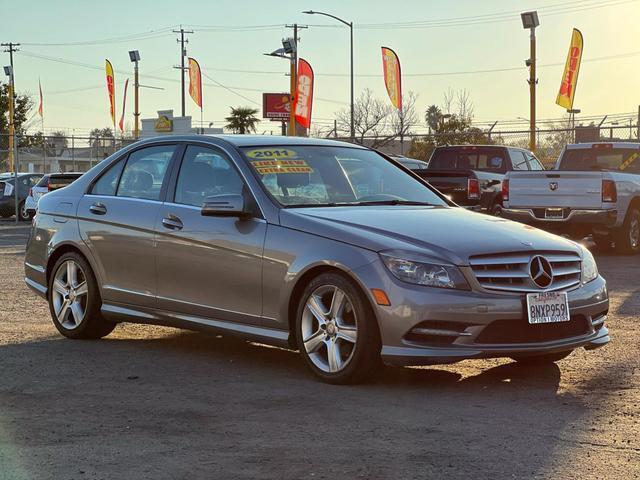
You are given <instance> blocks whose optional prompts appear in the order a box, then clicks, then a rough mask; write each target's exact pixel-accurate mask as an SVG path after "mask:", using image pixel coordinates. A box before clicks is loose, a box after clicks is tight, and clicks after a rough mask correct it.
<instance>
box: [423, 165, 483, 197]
mask: <svg viewBox="0 0 640 480" xmlns="http://www.w3.org/2000/svg"><path fill="white" fill-rule="evenodd" d="M417 173H418V175H420V176H421V177H422V178H424V179H425V180H426V181H427V182H429V185H431V186H432V187H434V188H436V189H437V190H438V191H439V192H440V193H442V194H443V195H448V196H449V198H451V200H453V201H454V202H456V203H458V204H464V203H466V202H467V201H468V199H467V181H468V180H469V178H475V175H474V173H473V172H472V171H470V170H429V169H426V170H421V171H419V172H417Z"/></svg>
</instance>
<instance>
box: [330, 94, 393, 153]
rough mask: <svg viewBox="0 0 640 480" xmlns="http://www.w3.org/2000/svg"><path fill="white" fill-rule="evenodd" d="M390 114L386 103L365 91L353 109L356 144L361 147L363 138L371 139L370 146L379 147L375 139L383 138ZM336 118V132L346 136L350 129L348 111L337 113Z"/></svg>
mask: <svg viewBox="0 0 640 480" xmlns="http://www.w3.org/2000/svg"><path fill="white" fill-rule="evenodd" d="M390 113H391V109H390V107H389V106H388V105H387V104H386V103H384V102H382V101H381V100H379V99H377V98H375V97H374V96H373V92H372V91H371V90H370V89H368V88H367V89H365V90H364V91H363V92H362V93H361V94H360V96H359V97H358V98H357V99H356V101H355V105H354V109H353V117H354V127H355V131H356V142H357V143H359V144H361V145H362V144H364V141H365V138H367V137H373V138H374V139H373V142H372V146H374V147H375V146H379V144H377V139H378V137H381V136H383V134H384V131H385V130H386V128H387V123H388V117H389V114H390ZM336 118H337V120H338V130H340V131H341V132H343V133H345V134H348V133H349V131H350V129H351V127H350V125H351V116H350V112H349V110H348V109H344V110H341V111H339V112H337V113H336Z"/></svg>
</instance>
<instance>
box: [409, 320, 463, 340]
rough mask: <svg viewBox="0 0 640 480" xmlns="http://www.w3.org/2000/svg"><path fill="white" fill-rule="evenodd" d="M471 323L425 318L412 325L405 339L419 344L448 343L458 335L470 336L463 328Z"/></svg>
mask: <svg viewBox="0 0 640 480" xmlns="http://www.w3.org/2000/svg"><path fill="white" fill-rule="evenodd" d="M473 325H474V324H473V323H464V322H449V321H443V320H427V321H424V322H421V323H419V324H418V325H416V326H415V327H413V328H412V329H411V330H409V332H408V333H407V334H406V335H405V337H404V338H405V340H407V341H409V342H411V343H417V344H421V345H429V344H431V345H449V344H451V343H453V342H454V341H455V340H456V339H457V338H459V337H465V336H470V335H471V333H467V332H466V331H465V330H466V329H467V327H470V326H473Z"/></svg>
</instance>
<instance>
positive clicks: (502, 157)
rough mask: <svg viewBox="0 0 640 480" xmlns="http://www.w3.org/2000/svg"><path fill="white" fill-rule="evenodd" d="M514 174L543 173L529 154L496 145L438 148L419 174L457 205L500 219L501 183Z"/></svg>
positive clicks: (517, 149) (542, 168)
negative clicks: (518, 171) (520, 172)
mask: <svg viewBox="0 0 640 480" xmlns="http://www.w3.org/2000/svg"><path fill="white" fill-rule="evenodd" d="M512 170H527V171H528V170H544V167H543V166H542V164H541V163H540V162H539V161H538V159H537V158H536V157H535V155H533V154H532V153H531V152H530V151H528V150H524V149H521V148H513V147H503V146H496V145H459V146H452V147H436V149H435V150H434V151H433V153H432V154H431V158H430V160H429V166H428V167H427V169H426V170H423V171H420V172H416V173H418V175H420V176H421V177H422V178H424V179H425V180H427V181H428V182H429V183H430V184H431V185H432V186H433V187H435V188H437V189H438V190H439V191H440V192H442V193H443V194H444V195H447V197H449V198H450V199H451V200H453V201H454V202H455V203H457V204H458V205H460V206H462V207H465V208H468V209H470V210H474V211H478V212H484V213H489V214H491V215H500V214H501V212H502V207H503V197H502V181H503V179H504V177H505V175H506V173H507V172H509V171H512Z"/></svg>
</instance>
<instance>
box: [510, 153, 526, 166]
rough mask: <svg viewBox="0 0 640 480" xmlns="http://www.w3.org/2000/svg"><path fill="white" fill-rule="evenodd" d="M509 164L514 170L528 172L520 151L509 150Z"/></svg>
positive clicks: (524, 158)
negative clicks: (511, 164)
mask: <svg viewBox="0 0 640 480" xmlns="http://www.w3.org/2000/svg"><path fill="white" fill-rule="evenodd" d="M511 163H513V169H514V170H529V164H528V163H527V157H526V156H525V154H524V153H523V152H521V151H520V150H511Z"/></svg>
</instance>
